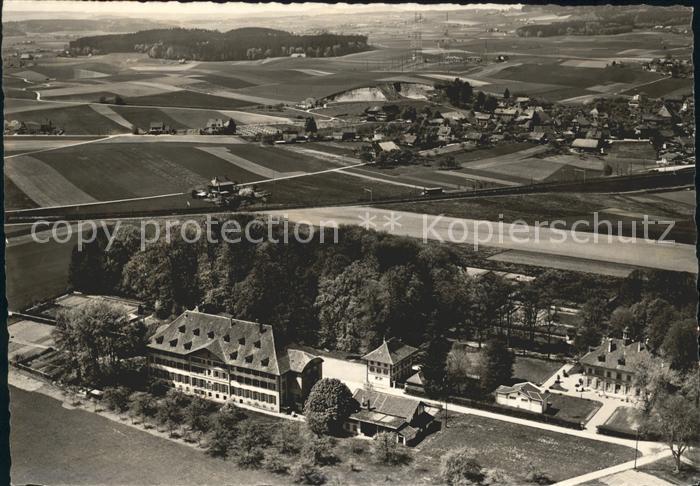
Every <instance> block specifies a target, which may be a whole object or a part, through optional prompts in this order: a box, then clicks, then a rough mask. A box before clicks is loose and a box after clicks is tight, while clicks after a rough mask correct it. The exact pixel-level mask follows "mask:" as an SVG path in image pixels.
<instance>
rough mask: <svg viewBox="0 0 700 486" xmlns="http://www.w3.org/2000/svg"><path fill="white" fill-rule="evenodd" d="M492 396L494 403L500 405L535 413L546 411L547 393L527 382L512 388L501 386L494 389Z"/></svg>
mask: <svg viewBox="0 0 700 486" xmlns="http://www.w3.org/2000/svg"><path fill="white" fill-rule="evenodd" d="M494 395H495V396H496V403H498V404H500V405H505V406H507V407H514V408H521V409H523V410H529V411H530V412H537V413H544V412H546V411H547V406H548V403H547V399H548V398H549V392H547V391H542V390H541V389H539V388H538V387H536V386H535V385H533V384H532V383H530V382H529V381H528V382H524V383H518V384H515V385H513V386H505V385H501V386H499V387H498V388H497V389H496V391H495V392H494Z"/></svg>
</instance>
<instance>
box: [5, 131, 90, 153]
mask: <svg viewBox="0 0 700 486" xmlns="http://www.w3.org/2000/svg"><path fill="white" fill-rule="evenodd" d="M96 138H97V137H90V136H85V137H70V136H31V135H30V136H23V135H15V136H10V137H5V139H4V140H3V151H4V156H5V157H7V156H8V155H18V154H23V153H25V152H34V151H36V150H46V149H53V148H59V147H64V146H66V145H71V144H74V143H77V142H84V141H87V140H95V139H96Z"/></svg>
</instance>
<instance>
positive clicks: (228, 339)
mask: <svg viewBox="0 0 700 486" xmlns="http://www.w3.org/2000/svg"><path fill="white" fill-rule="evenodd" d="M224 341H226V342H227V343H229V342H231V336H229V335H228V334H226V335H225V336H224Z"/></svg>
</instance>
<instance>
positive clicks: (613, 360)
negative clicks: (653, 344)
mask: <svg viewBox="0 0 700 486" xmlns="http://www.w3.org/2000/svg"><path fill="white" fill-rule="evenodd" d="M648 355H649V351H648V350H647V349H646V346H644V344H643V343H641V342H630V343H628V344H625V340H624V339H616V338H608V339H606V340H604V342H603V343H601V344H600V345H599V346H598V347H597V348H595V349H593V350H592V351H590V352H589V353H587V354H586V355H585V356H584V357H583V358H581V360H580V362H581V364H583V365H591V366H599V367H601V368H606V369H610V370H617V371H626V372H628V373H634V372H635V371H636V368H635V364H634V361H635V360H636V358H641V357H644V356H648Z"/></svg>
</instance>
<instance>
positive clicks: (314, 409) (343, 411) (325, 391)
mask: <svg viewBox="0 0 700 486" xmlns="http://www.w3.org/2000/svg"><path fill="white" fill-rule="evenodd" d="M356 407H357V402H355V400H354V399H353V398H352V393H351V392H350V389H349V388H348V387H347V386H346V385H345V384H344V383H343V382H341V381H340V380H338V379H336V378H324V379H322V380H320V381H318V382H316V384H315V385H314V386H313V388H311V393H309V397H308V398H307V399H306V403H305V404H304V416H305V417H306V424H307V426H308V427H309V430H311V431H312V432H313V433H314V434H316V435H317V436H321V435H324V434H338V433H340V432H341V430H342V427H343V423H344V422H345V420H346V419H347V418H348V417H349V416H350V414H352V413H353V412H354V411H355V408H356Z"/></svg>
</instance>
